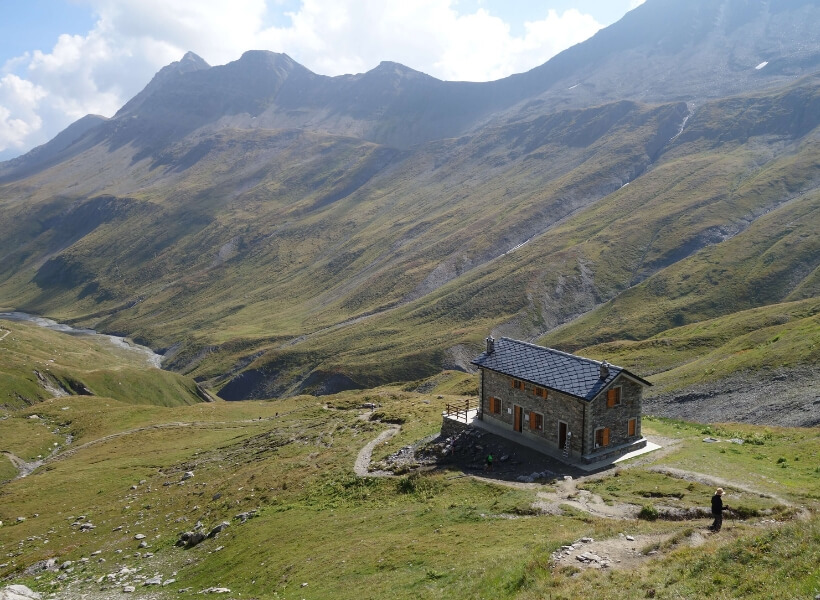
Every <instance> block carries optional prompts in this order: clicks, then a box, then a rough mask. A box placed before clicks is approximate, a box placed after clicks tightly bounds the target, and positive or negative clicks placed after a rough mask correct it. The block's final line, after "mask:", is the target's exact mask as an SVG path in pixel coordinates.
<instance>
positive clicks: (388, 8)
mask: <svg viewBox="0 0 820 600" xmlns="http://www.w3.org/2000/svg"><path fill="white" fill-rule="evenodd" d="M643 1H644V0H0V18H1V19H0V160H8V159H11V158H13V157H15V156H18V155H20V154H24V153H25V152H27V151H28V150H30V149H31V148H33V147H35V146H38V145H40V144H43V143H45V142H47V141H48V140H50V139H51V138H53V137H54V136H55V135H56V134H57V133H59V132H60V131H62V130H63V129H64V128H65V127H67V126H68V125H70V124H71V123H73V122H74V121H76V120H77V119H79V118H81V117H83V116H85V115H87V114H99V115H103V116H106V117H111V116H113V115H114V113H116V111H117V110H118V109H119V108H120V107H121V106H122V105H123V104H125V102H127V101H128V100H129V99H130V98H131V97H132V96H134V95H135V94H137V93H138V92H139V91H140V90H141V89H142V88H143V87H145V85H146V84H147V83H148V82H149V81H150V80H151V77H153V75H154V74H155V73H156V72H157V71H158V70H159V69H161V68H162V67H163V66H165V65H167V64H169V63H171V62H174V61H176V60H179V59H180V58H182V56H183V55H184V54H185V52H187V51H189V50H190V51H193V52H195V53H196V54H198V55H199V56H201V57H202V58H203V59H205V60H206V61H207V62H208V63H209V64H211V65H222V64H225V63H228V62H230V61H233V60H236V59H238V58H239V57H240V56H241V55H242V53H243V52H245V51H246V50H272V51H275V52H284V53H285V54H287V55H289V56H290V57H291V58H293V59H294V60H296V61H297V62H299V63H301V64H302V65H304V66H305V67H307V68H308V69H310V70H311V71H313V72H315V73H319V74H321V75H331V76H332V75H341V74H345V73H363V72H365V71H368V70H370V69H372V68H373V67H375V66H377V65H378V64H379V63H380V62H381V61H383V60H390V61H395V62H399V63H402V64H404V65H406V66H408V67H410V68H413V69H416V70H418V71H422V72H424V73H427V74H428V75H432V76H434V77H437V78H439V79H444V80H459V81H490V80H494V79H500V78H502V77H506V76H507V75H511V74H513V73H521V72H524V71H527V70H529V69H531V68H533V67H536V66H538V65H540V64H543V63H544V62H546V61H547V60H549V59H550V58H551V57H552V56H554V55H555V54H557V53H559V52H560V51H562V50H564V49H566V48H568V47H570V46H572V45H574V44H577V43H579V42H582V41H584V40H585V39H587V38H589V37H591V36H592V35H594V34H595V32H597V31H598V30H599V29H601V28H602V27H606V26H607V25H611V24H612V23H614V22H615V21H617V20H618V19H620V18H621V17H622V16H623V15H624V14H625V13H626V12H627V11H629V10H631V9H633V8H635V7H636V6H638V5H639V4H642V3H643Z"/></svg>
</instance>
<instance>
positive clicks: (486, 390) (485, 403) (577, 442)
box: [481, 369, 585, 455]
mask: <svg viewBox="0 0 820 600" xmlns="http://www.w3.org/2000/svg"><path fill="white" fill-rule="evenodd" d="M482 371H483V375H482V385H481V391H482V394H481V401H482V407H481V408H482V413H483V419H484V420H485V421H491V422H493V423H495V424H497V425H501V426H502V427H504V428H506V429H509V430H510V431H512V430H513V429H514V424H515V421H514V419H515V415H514V412H513V406H514V405H518V406H520V407H521V408H522V409H523V412H524V414H523V416H522V419H523V420H522V427H521V434H520V435H522V436H524V437H528V438H531V439H537V440H539V441H541V442H542V443H544V444H546V445H548V446H551V447H552V448H554V449H558V426H559V425H558V424H559V421H563V422H564V423H566V424H567V429H568V431H569V432H571V433H572V436H571V438H570V446H571V452H572V454H573V455H578V454H581V443H582V441H583V436H582V435H581V432H582V427H583V420H584V404H585V401H583V400H579V399H578V398H574V397H572V396H568V395H566V394H562V393H560V392H556V391H553V390H549V392H548V395H547V399H546V400H545V399H543V398H541V397H539V396H536V395H535V394H534V390H533V385H532V384H530V383H527V382H524V389H523V390H520V389H515V388H513V387H512V378H511V377H509V376H507V375H501V374H500V373H496V372H494V371H489V370H486V369H482ZM490 397H494V398H498V399H500V400H501V413H500V414H497V413H495V414H494V413H491V412H490V404H489V398H490ZM531 411H532V412H537V413H540V414H542V415H543V429H542V430H541V431H534V430H531V429H530V423H529V413H530V412H531Z"/></svg>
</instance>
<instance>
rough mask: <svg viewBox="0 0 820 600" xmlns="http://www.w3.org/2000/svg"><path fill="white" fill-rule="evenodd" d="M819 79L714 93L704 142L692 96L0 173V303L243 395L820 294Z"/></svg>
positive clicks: (338, 383)
mask: <svg viewBox="0 0 820 600" xmlns="http://www.w3.org/2000/svg"><path fill="white" fill-rule="evenodd" d="M817 94H818V84H817V81H816V79H811V78H809V79H806V80H801V81H800V82H798V83H796V84H794V85H793V86H791V87H790V88H788V89H786V90H775V91H773V92H768V93H759V94H756V95H751V96H747V97H738V98H735V99H732V100H727V101H715V102H713V103H707V104H705V105H703V106H702V107H699V108H697V109H696V110H695V112H694V114H693V115H692V116H691V117H689V118H688V119H687V120H686V126H685V127H684V128H683V132H682V133H681V134H680V135H677V133H678V130H679V129H680V127H681V123H682V122H683V121H684V118H685V117H686V113H687V110H688V108H687V107H686V106H685V105H684V104H683V103H677V104H667V105H659V106H643V105H640V104H637V103H633V102H618V103H614V104H609V105H603V106H600V107H592V108H587V109H576V110H566V111H560V112H556V113H552V114H550V115H544V116H539V117H536V118H529V119H528V120H525V121H515V120H511V121H509V122H507V123H505V124H499V125H495V126H492V127H487V128H485V129H483V130H481V131H479V132H476V133H475V134H473V135H469V136H463V137H460V138H456V139H451V140H441V141H438V142H431V143H429V144H426V145H423V146H420V147H418V148H415V149H414V150H412V151H397V150H394V149H389V148H386V147H383V146H378V145H375V144H372V143H368V142H363V141H360V140H354V139H352V138H342V137H338V136H332V135H328V134H322V133H318V132H306V131H266V130H259V129H255V130H238V129H225V130H222V131H220V132H218V133H216V134H213V135H209V136H208V137H207V138H199V137H193V138H186V139H185V140H183V141H180V142H178V143H176V144H175V145H173V146H171V147H170V148H169V149H167V150H166V151H165V152H163V153H162V155H161V156H159V157H156V158H154V159H152V160H151V159H147V158H146V159H141V160H139V161H138V162H136V163H135V164H130V163H127V162H122V161H123V159H125V158H126V156H127V153H126V149H125V148H119V149H117V150H115V151H114V153H113V154H110V155H109V157H108V158H107V159H106V163H105V164H106V166H105V168H104V169H103V170H102V171H101V172H100V173H98V174H96V175H95V176H94V177H91V178H88V179H86V180H84V181H79V180H78V181H76V182H75V183H73V184H72V185H71V186H70V189H72V190H74V191H73V192H72V194H74V196H72V197H69V196H66V194H65V193H58V191H57V189H58V186H61V187H62V186H65V183H66V181H67V179H66V176H67V175H66V173H65V172H64V170H63V169H57V168H56V167H55V168H52V169H47V170H45V171H43V172H41V173H40V174H38V175H35V176H32V177H31V178H29V179H27V180H25V183H23V182H21V183H9V184H6V185H4V186H2V198H3V200H2V202H3V204H4V211H5V214H7V215H8V216H9V218H8V219H4V221H3V223H4V225H3V226H2V228H3V234H4V235H3V238H2V239H3V242H2V247H3V249H2V254H3V256H4V260H3V265H4V268H3V271H2V273H0V275H2V277H3V279H2V281H0V293H2V298H3V299H4V300H3V302H5V303H6V305H7V306H8V307H13V308H17V309H23V310H27V311H29V312H35V313H41V314H42V313H46V314H49V315H51V316H54V317H57V318H59V319H63V320H68V321H71V322H79V323H83V324H90V325H92V326H94V327H95V328H98V329H102V330H109V331H128V332H129V333H130V334H131V335H132V337H134V338H135V339H137V340H139V341H141V342H144V343H148V344H149V345H151V346H152V347H154V348H164V349H166V357H167V358H166V365H167V366H170V367H171V368H173V369H174V370H178V371H181V372H183V373H187V374H190V375H192V376H195V377H197V378H199V379H201V380H207V381H208V382H209V384H210V385H212V386H214V387H216V388H217V389H223V390H224V391H223V393H224V395H225V397H227V398H232V399H233V398H247V397H257V398H264V397H270V396H274V395H281V394H294V393H301V392H305V391H307V392H313V393H325V392H328V391H334V390H338V389H345V388H356V387H369V386H372V385H378V384H381V383H384V382H389V381H403V380H404V381H406V380H413V379H418V378H420V377H425V376H430V375H433V374H434V373H436V372H438V371H439V370H440V369H441V368H442V367H460V368H463V367H464V365H465V363H466V360H465V357H468V356H469V355H471V354H474V353H475V352H476V351H477V349H478V347H479V343H480V340H481V339H482V338H483V337H484V336H486V335H487V333H488V332H493V333H495V334H504V335H513V336H516V337H523V338H525V339H536V338H539V339H541V340H542V341H543V342H545V343H548V344H552V345H555V346H557V347H559V348H563V349H567V350H577V349H579V348H583V347H585V346H590V345H595V344H600V343H602V342H607V341H614V340H624V339H630V340H640V339H646V338H650V337H652V336H656V335H659V334H661V333H662V332H663V331H665V330H668V329H670V328H674V327H679V326H681V325H684V324H688V323H696V322H699V321H703V320H705V319H712V318H716V317H721V316H728V315H732V314H735V313H737V314H742V313H743V311H746V310H748V309H751V308H754V307H758V306H769V305H774V304H778V303H781V302H788V301H795V300H800V299H807V298H813V297H816V296H817V293H818V292H817V267H818V262H817V260H818V256H820V251H818V248H817V236H816V235H814V231H815V230H816V229H817V228H818V226H820V223H819V222H818V218H820V217H818V211H817V207H818V200H819V199H820V197H818V192H817V189H818V188H817V181H818V177H819V176H820V172H819V171H818V169H820V160H818V145H817V142H816V139H815V138H816V135H815V132H816V127H817V125H818V124H817V122H816V121H817V117H816V115H817V114H820V111H817V110H815V108H816V104H817V100H816V98H817ZM783 103H786V105H787V106H789V111H790V112H789V114H801V115H803V117H802V118H801V120H796V121H795V120H794V119H789V118H784V117H783V115H782V114H781V113H782V106H783ZM749 114H754V115H755V121H754V123H753V124H752V123H751V121H749V117H748V115H749ZM99 150H100V148H99V147H97V146H95V147H94V148H92V149H91V150H88V151H87V152H86V153H85V154H84V155H83V156H84V157H85V159H91V158H92V157H93V156H95V153H98V152H99ZM117 156H120V157H121V158H119V159H118V158H116V157H117ZM77 160H79V159H77ZM625 184H629V185H625ZM32 189H33V190H34V191H33V192H32V193H31V194H29V193H28V191H27V192H26V194H27V199H26V201H25V202H24V203H23V202H21V201H20V200H19V199H18V198H20V194H22V193H23V191H24V190H32ZM32 218H33V220H32ZM522 244H523V245H522ZM31 269H34V271H32V270H31ZM32 272H33V273H34V275H33V277H32V275H31V273H32ZM593 309H595V310H593ZM588 311H592V312H588ZM584 313H588V314H585V315H584V316H583V318H581V319H577V320H575V321H574V322H572V324H571V325H569V326H566V327H563V328H561V329H558V330H555V328H556V327H557V326H559V325H562V324H565V323H569V322H570V321H572V320H573V319H575V318H576V317H577V316H578V315H581V314H584Z"/></svg>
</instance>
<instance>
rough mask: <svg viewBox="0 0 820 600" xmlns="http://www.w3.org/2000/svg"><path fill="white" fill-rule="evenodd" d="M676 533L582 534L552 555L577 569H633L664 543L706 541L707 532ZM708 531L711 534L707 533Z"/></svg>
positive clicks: (658, 552)
mask: <svg viewBox="0 0 820 600" xmlns="http://www.w3.org/2000/svg"><path fill="white" fill-rule="evenodd" d="M678 535H679V534H676V533H650V534H643V535H638V534H635V535H629V534H627V533H625V532H624V533H621V534H619V535H618V536H617V537H612V538H608V539H605V540H593V539H591V538H582V539H580V540H578V541H576V542H574V543H573V544H571V545H569V546H564V547H562V548H561V549H560V550H557V551H556V552H554V553H553V555H552V566H553V568H562V567H575V568H578V569H629V570H631V569H634V568H636V567H637V566H639V565H640V564H642V563H644V562H646V561H647V560H650V559H652V558H659V557H660V556H661V555H662V554H663V553H664V551H662V550H660V549H659V548H662V547H664V546H665V545H672V546H674V545H678V544H685V545H686V546H689V547H697V546H701V545H703V543H704V542H705V541H706V537H705V534H703V533H702V532H700V531H697V530H694V531H692V532H691V533H690V534H689V535H687V536H685V537H683V536H680V539H679V540H678V541H677V544H675V543H674V542H672V539H673V538H674V537H676V536H678ZM707 535H708V534H707Z"/></svg>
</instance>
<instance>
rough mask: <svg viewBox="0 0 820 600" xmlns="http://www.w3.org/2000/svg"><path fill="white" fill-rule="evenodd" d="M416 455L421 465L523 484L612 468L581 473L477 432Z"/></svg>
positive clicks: (439, 442)
mask: <svg viewBox="0 0 820 600" xmlns="http://www.w3.org/2000/svg"><path fill="white" fill-rule="evenodd" d="M445 449H447V450H446V452H445ZM417 454H418V456H419V457H421V458H422V459H423V460H422V461H421V462H423V463H426V464H428V465H430V464H433V465H435V466H437V467H439V468H445V469H446V468H450V469H458V470H460V471H462V472H463V473H464V474H466V475H478V476H481V477H484V478H486V479H497V480H499V481H520V482H522V483H531V482H545V481H549V480H552V479H561V478H563V477H565V476H567V475H569V476H571V477H573V478H577V477H580V476H582V475H590V474H592V473H600V472H602V471H606V470H608V469H611V468H612V466H609V467H606V468H603V469H600V470H598V471H584V470H582V469H579V468H577V467H573V466H571V465H567V464H565V463H563V462H561V461H559V460H557V459H555V458H552V457H550V456H547V455H545V454H541V453H540V452H537V451H535V450H532V449H531V448H528V447H526V446H521V445H519V444H516V443H515V442H512V441H510V440H508V439H505V438H503V437H500V436H497V435H494V434H492V433H490V432H487V431H483V430H479V429H468V430H466V431H465V432H464V433H463V434H462V435H459V436H458V437H457V438H455V439H451V440H450V441H448V440H446V439H443V438H437V439H435V440H433V441H432V442H430V443H428V444H427V445H426V446H425V447H424V448H420V449H419V451H418V453H417ZM488 454H492V456H493V466H492V469H491V470H488V469H487V468H486V459H487V455H488Z"/></svg>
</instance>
